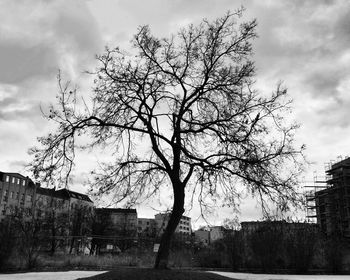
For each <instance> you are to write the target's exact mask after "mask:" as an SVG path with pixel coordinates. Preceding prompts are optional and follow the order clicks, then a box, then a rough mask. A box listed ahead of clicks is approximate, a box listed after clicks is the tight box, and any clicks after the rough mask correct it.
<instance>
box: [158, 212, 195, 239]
mask: <svg viewBox="0 0 350 280" xmlns="http://www.w3.org/2000/svg"><path fill="white" fill-rule="evenodd" d="M154 218H155V224H156V229H157V234H158V235H160V234H162V233H163V232H164V230H165V228H166V226H167V225H168V222H169V219H170V213H159V214H156V215H155V216H154ZM175 232H176V233H181V234H185V235H191V233H192V228H191V218H190V217H187V216H182V217H181V219H180V222H179V224H178V226H177V227H176V230H175Z"/></svg>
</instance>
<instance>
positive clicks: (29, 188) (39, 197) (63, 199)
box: [0, 172, 93, 220]
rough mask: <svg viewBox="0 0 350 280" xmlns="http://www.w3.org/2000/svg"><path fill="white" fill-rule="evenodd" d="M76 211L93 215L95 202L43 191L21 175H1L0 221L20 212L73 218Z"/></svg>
mask: <svg viewBox="0 0 350 280" xmlns="http://www.w3.org/2000/svg"><path fill="white" fill-rule="evenodd" d="M77 209H83V210H85V211H90V212H92V210H93V202H92V201H91V200H90V198H89V197H88V196H87V195H84V194H81V193H77V192H73V191H70V190H67V189H61V190H58V191H56V190H54V189H48V188H41V187H40V184H38V183H34V182H33V181H32V180H31V179H30V178H28V177H25V176H23V175H21V174H19V173H6V172H0V220H1V219H3V218H4V217H6V216H8V215H11V214H15V213H16V212H18V211H21V212H24V213H25V214H26V215H34V216H36V217H37V216H39V218H40V217H42V218H44V217H45V216H46V215H47V214H48V212H55V213H63V212H64V213H67V214H70V213H71V212H72V211H74V210H77Z"/></svg>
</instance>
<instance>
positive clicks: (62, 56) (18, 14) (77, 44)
mask: <svg viewBox="0 0 350 280" xmlns="http://www.w3.org/2000/svg"><path fill="white" fill-rule="evenodd" d="M19 2H20V3H19ZM67 4H68V3H67V2H66V1H61V0H57V1H47V0H41V1H34V0H32V1H16V2H14V1H3V2H2V4H1V5H0V11H1V12H0V18H1V25H0V34H1V37H0V59H1V61H2V63H1V65H0V82H3V83H12V84H14V83H15V84H17V83H19V82H22V81H23V80H26V79H28V78H31V77H36V76H48V77H52V75H53V74H54V73H57V69H58V68H62V69H63V70H66V71H70V72H71V73H70V74H72V75H74V72H75V71H77V72H81V71H83V70H85V69H79V67H82V66H84V65H85V66H86V65H87V61H88V60H90V62H91V61H92V60H93V57H94V54H95V53H96V52H98V51H99V50H100V48H101V46H103V42H102V39H101V37H100V35H99V30H98V26H97V24H96V22H95V20H94V18H93V16H92V15H91V13H90V11H89V10H88V8H87V6H86V3H85V2H84V1H74V2H72V3H69V8H67ZM70 63H73V64H74V65H73V66H72V65H69V64H70ZM78 69H79V70H78Z"/></svg>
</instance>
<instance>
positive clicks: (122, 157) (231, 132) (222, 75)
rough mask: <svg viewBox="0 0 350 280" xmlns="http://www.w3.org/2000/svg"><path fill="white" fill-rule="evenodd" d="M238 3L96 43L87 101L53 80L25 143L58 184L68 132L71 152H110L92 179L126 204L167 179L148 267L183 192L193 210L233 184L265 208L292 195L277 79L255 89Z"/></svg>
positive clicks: (251, 29) (230, 199)
mask: <svg viewBox="0 0 350 280" xmlns="http://www.w3.org/2000/svg"><path fill="white" fill-rule="evenodd" d="M241 12H242V11H237V12H234V13H230V12H228V13H227V14H225V15H224V16H223V17H220V18H217V19H216V20H214V21H209V20H203V21H202V22H201V23H200V24H198V25H189V26H188V27H186V28H183V29H181V30H180V31H179V32H178V33H177V34H175V35H171V36H170V37H169V38H156V37H155V36H153V35H152V33H151V31H150V28H149V27H148V26H141V27H140V28H139V29H138V31H137V33H136V35H135V36H134V38H133V41H132V50H130V51H123V50H120V49H119V48H114V49H109V48H107V49H106V51H105V52H104V53H103V54H102V55H100V56H98V57H97V60H98V62H99V67H98V68H97V69H96V71H95V72H94V73H93V75H94V77H95V80H94V82H95V87H94V90H93V96H92V106H87V105H86V106H84V107H83V109H82V108H81V107H79V106H78V105H77V97H76V96H77V91H76V90H74V89H71V88H70V87H69V85H68V84H64V83H63V82H62V81H61V80H60V79H59V84H60V93H59V99H58V100H59V102H58V103H59V104H58V105H59V106H52V107H51V108H50V113H49V114H48V115H47V117H48V118H49V119H50V120H53V121H55V122H56V123H57V125H58V128H57V130H56V131H55V132H53V133H50V134H49V135H47V136H45V137H41V138H39V142H40V143H41V146H40V147H38V148H33V149H32V153H34V154H35V159H34V162H33V170H34V172H35V173H36V174H37V175H38V176H40V177H41V178H42V179H43V180H49V181H50V182H52V183H53V184H60V183H62V182H63V183H67V178H68V177H69V175H70V173H71V170H72V166H73V164H74V156H75V152H76V150H77V148H78V147H77V145H76V144H75V141H76V139H77V137H79V136H83V137H86V136H88V139H90V142H89V143H88V144H86V145H84V146H83V147H81V146H79V148H80V149H87V148H95V147H108V148H109V149H112V151H113V157H114V160H113V162H110V163H106V165H104V167H103V170H102V171H99V172H97V173H96V176H95V186H97V191H98V193H99V194H101V195H102V194H106V193H113V195H114V197H115V199H116V201H117V202H121V201H126V202H127V204H128V205H132V204H133V203H135V202H136V201H138V199H140V198H142V199H144V198H147V197H151V196H153V195H154V194H155V193H157V192H158V191H160V190H161V189H162V188H163V187H164V186H165V185H170V186H171V187H172V190H173V198H174V203H173V209H172V215H171V219H170V222H169V223H168V226H167V229H166V231H165V233H164V235H163V239H162V242H161V247H160V250H159V253H158V256H159V258H158V259H157V265H156V266H158V265H159V266H161V264H159V262H161V260H163V259H164V260H165V262H164V263H165V265H166V260H167V253H166V252H165V251H166V249H164V248H166V247H168V246H167V245H166V244H167V242H168V241H169V240H170V238H171V235H172V233H173V232H174V231H175V228H176V226H177V224H178V222H179V220H180V218H181V215H182V214H183V213H184V201H185V193H188V194H191V197H192V199H196V200H197V201H198V203H199V205H201V207H203V208H202V209H204V208H205V206H208V205H210V203H212V202H214V203H215V202H218V201H220V203H223V204H225V205H229V206H236V205H237V203H238V201H237V198H239V197H240V192H241V186H245V187H246V190H248V191H249V192H250V193H252V194H253V195H254V196H256V197H257V198H258V199H259V201H260V202H261V203H262V205H263V208H264V209H265V210H267V208H266V206H267V205H268V204H266V203H265V202H266V201H267V200H271V201H274V202H276V203H279V204H280V205H282V206H283V207H287V206H288V205H289V204H290V203H295V202H296V201H297V200H298V198H299V197H298V192H297V189H296V179H297V175H298V174H299V173H300V171H301V167H302V165H301V161H300V156H301V155H302V148H301V149H299V148H295V145H294V133H295V130H296V128H297V127H298V126H297V125H295V124H290V123H289V122H286V121H285V120H284V116H285V114H286V113H287V112H288V110H289V104H290V101H289V100H288V98H286V94H287V91H286V89H285V88H283V87H282V86H281V85H278V86H277V88H276V89H275V90H274V91H273V93H272V94H271V95H268V96H267V95H266V94H265V95H264V94H261V93H260V92H259V91H257V90H256V89H254V76H255V68H254V63H253V62H252V60H251V58H252V40H253V39H254V38H256V37H257V34H256V25H257V23H256V21H255V20H252V21H247V22H241V18H240V16H241ZM79 108H80V109H79ZM169 242H170V241H169ZM164 252H165V253H164Z"/></svg>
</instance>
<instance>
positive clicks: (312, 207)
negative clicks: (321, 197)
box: [303, 172, 327, 223]
mask: <svg viewBox="0 0 350 280" xmlns="http://www.w3.org/2000/svg"><path fill="white" fill-rule="evenodd" d="M303 185H304V189H305V191H304V195H305V201H306V221H307V222H308V223H316V222H317V209H316V208H317V207H316V199H315V197H316V192H318V191H321V190H324V189H326V188H327V180H326V177H320V176H317V173H316V172H314V174H313V181H311V182H310V181H309V182H308V181H304V182H303Z"/></svg>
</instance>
